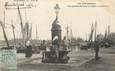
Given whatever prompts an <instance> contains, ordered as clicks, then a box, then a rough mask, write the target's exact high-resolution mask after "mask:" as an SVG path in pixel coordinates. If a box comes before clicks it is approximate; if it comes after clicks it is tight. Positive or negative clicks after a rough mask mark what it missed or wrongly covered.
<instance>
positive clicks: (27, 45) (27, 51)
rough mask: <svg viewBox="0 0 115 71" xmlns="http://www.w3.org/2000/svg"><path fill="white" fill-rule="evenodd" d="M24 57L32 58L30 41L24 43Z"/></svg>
mask: <svg viewBox="0 0 115 71" xmlns="http://www.w3.org/2000/svg"><path fill="white" fill-rule="evenodd" d="M25 56H26V57H27V58H30V57H31V56H32V47H31V45H30V41H27V43H26V49H25Z"/></svg>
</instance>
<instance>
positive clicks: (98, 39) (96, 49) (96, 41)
mask: <svg viewBox="0 0 115 71" xmlns="http://www.w3.org/2000/svg"><path fill="white" fill-rule="evenodd" d="M101 41H102V38H101V36H100V35H97V37H96V40H95V43H94V50H95V59H96V60H98V59H99V49H100V45H101Z"/></svg>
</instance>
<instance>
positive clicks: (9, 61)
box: [0, 49, 17, 69]
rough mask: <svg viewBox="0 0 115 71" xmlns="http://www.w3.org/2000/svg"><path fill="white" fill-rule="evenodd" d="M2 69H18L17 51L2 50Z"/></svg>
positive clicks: (0, 56)
mask: <svg viewBox="0 0 115 71" xmlns="http://www.w3.org/2000/svg"><path fill="white" fill-rule="evenodd" d="M0 67H3V68H5V69H16V68H17V62H16V49H1V50H0Z"/></svg>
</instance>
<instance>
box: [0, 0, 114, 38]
mask: <svg viewBox="0 0 115 71" xmlns="http://www.w3.org/2000/svg"><path fill="white" fill-rule="evenodd" d="M7 1H9V0H1V1H0V3H1V4H0V20H1V21H4V11H5V22H6V23H7V25H6V28H5V30H6V34H7V37H8V39H13V33H12V28H11V26H10V25H9V24H11V23H13V24H14V25H15V35H16V38H21V30H20V19H19V15H18V10H17V9H8V10H6V9H5V8H4V3H5V2H7ZM10 1H11V0H10ZM92 1H93V3H96V5H107V7H71V6H76V5H77V3H79V2H80V3H81V2H91V1H90V0H84V1H83V0H81V1H80V0H78V1H74V0H72V1H69V0H68V1H60V0H58V1H51V0H48V1H45V0H38V1H37V2H35V4H36V7H33V8H31V9H20V11H21V16H22V22H23V24H25V23H26V22H27V21H28V22H29V23H31V24H32V39H36V27H37V31H38V36H37V37H38V38H37V39H45V40H47V39H51V26H52V23H53V21H54V19H55V10H54V6H55V5H56V3H58V4H59V6H60V11H59V24H60V25H61V28H62V36H64V35H66V27H67V24H68V26H69V28H71V29H72V31H73V36H74V37H76V38H77V37H81V38H84V39H86V35H87V36H89V34H90V31H91V25H92V24H95V22H97V32H98V33H102V34H104V32H105V28H107V25H110V29H111V32H115V28H114V26H115V20H114V19H115V14H114V12H115V5H113V4H111V3H113V2H112V1H113V0H109V1H110V2H105V1H103V0H101V1H99V0H92ZM106 1H107V0H106ZM0 32H2V28H1V27H0ZM0 40H3V34H2V33H1V34H0Z"/></svg>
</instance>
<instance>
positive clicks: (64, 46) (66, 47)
mask: <svg viewBox="0 0 115 71" xmlns="http://www.w3.org/2000/svg"><path fill="white" fill-rule="evenodd" d="M68 44H69V43H68V42H67V40H66V37H64V38H63V50H67V49H68Z"/></svg>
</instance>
